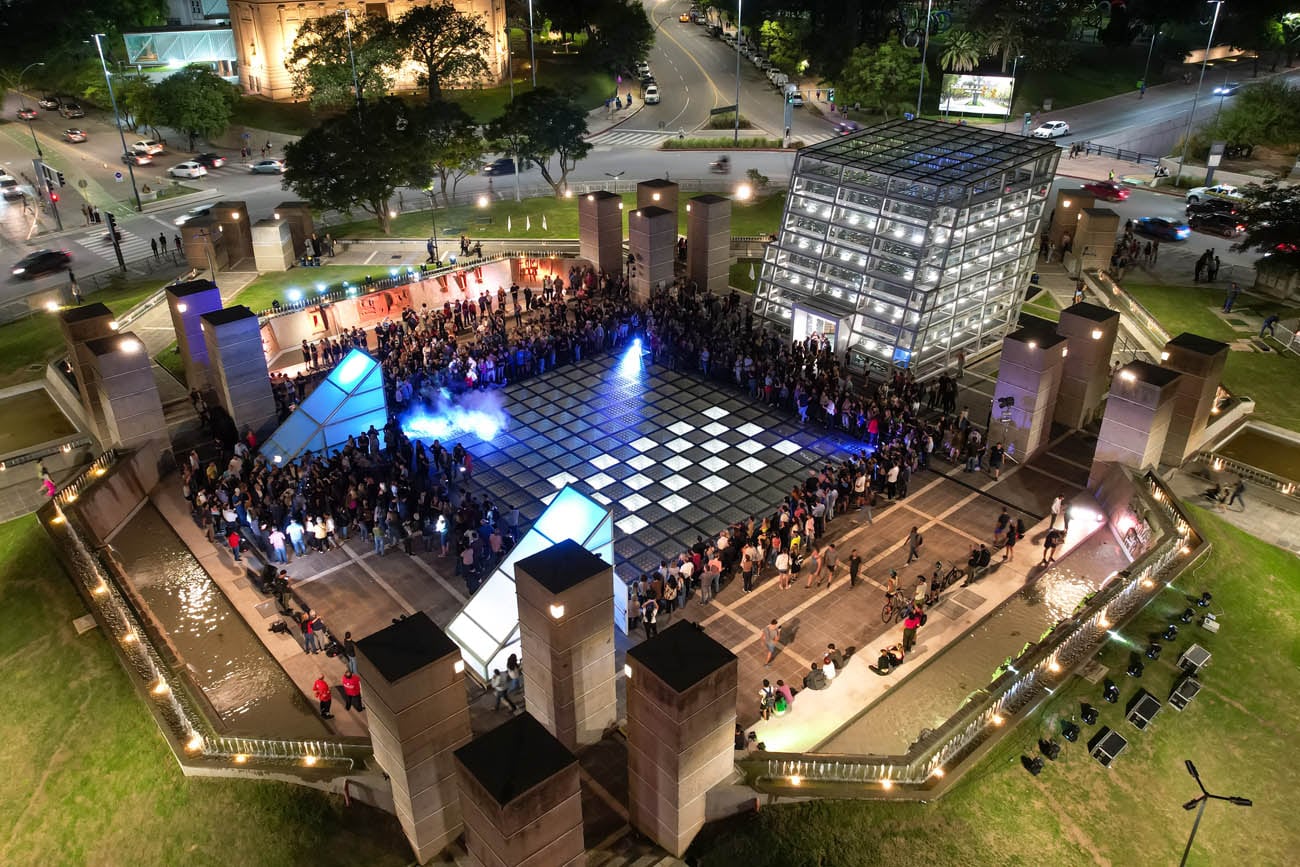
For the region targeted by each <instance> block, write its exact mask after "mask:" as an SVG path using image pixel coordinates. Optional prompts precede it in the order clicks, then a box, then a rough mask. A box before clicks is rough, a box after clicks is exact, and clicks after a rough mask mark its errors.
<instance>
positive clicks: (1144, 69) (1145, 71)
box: [1138, 27, 1160, 99]
mask: <svg viewBox="0 0 1300 867" xmlns="http://www.w3.org/2000/svg"><path fill="white" fill-rule="evenodd" d="M1159 35H1160V28H1159V27H1157V28H1156V32H1155V33H1152V34H1151V45H1150V47H1148V48H1147V62H1146V65H1145V66H1143V67H1142V91H1145V90H1146V83H1147V75H1148V74H1150V72H1151V55H1152V54H1153V53H1154V52H1155V50H1156V37H1157V36H1159ZM1142 91H1139V92H1138V99H1141V98H1142V97H1143V96H1144V95H1145V94H1144V93H1143V92H1142Z"/></svg>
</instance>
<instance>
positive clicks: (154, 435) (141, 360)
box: [86, 332, 171, 448]
mask: <svg viewBox="0 0 1300 867" xmlns="http://www.w3.org/2000/svg"><path fill="white" fill-rule="evenodd" d="M86 349H87V350H88V351H89V352H90V355H91V365H90V370H91V371H93V373H92V376H93V380H92V382H91V383H90V388H91V389H92V390H93V391H95V392H96V393H97V394H98V399H99V404H100V407H101V408H102V411H103V413H104V422H103V424H104V435H103V436H102V437H101V439H102V440H105V442H104V443H103V444H104V445H113V446H120V447H122V448H134V447H136V446H141V445H144V444H145V443H148V442H150V441H152V440H161V441H162V443H163V445H164V448H170V446H171V442H170V440H169V439H168V435H167V420H166V418H164V416H163V408H162V401H161V400H160V399H159V398H158V381H157V380H155V379H154V377H153V362H152V361H151V360H150V358H149V352H148V350H146V349H145V347H144V343H143V342H142V341H141V340H140V338H138V337H136V336H135V334H133V333H131V332H126V333H119V334H114V335H113V336H111V337H97V338H95V339H93V340H89V341H87V342H86Z"/></svg>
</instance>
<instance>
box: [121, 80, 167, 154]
mask: <svg viewBox="0 0 1300 867" xmlns="http://www.w3.org/2000/svg"><path fill="white" fill-rule="evenodd" d="M118 101H119V102H120V104H121V106H122V111H123V112H124V113H125V114H126V117H127V122H128V123H129V124H130V127H131V129H133V130H134V129H139V128H140V127H141V126H146V127H149V128H150V129H152V130H153V131H154V132H155V133H156V132H157V130H158V93H157V85H155V84H154V82H153V79H151V78H150V77H149V76H147V75H132V76H130V77H129V78H127V79H126V80H125V81H124V82H122V85H121V89H120V90H119V91H118ZM154 137H155V138H157V136H156V135H155V136H154Z"/></svg>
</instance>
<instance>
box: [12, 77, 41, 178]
mask: <svg viewBox="0 0 1300 867" xmlns="http://www.w3.org/2000/svg"><path fill="white" fill-rule="evenodd" d="M44 65H45V61H43V60H38V61H36V62H35V63H29V64H27V65H26V66H24V67H23V71H22V72H20V73H18V84H17V90H18V107H19V108H22V109H26V108H27V100H26V99H24V98H23V76H24V75H26V74H27V70H29V69H31V68H32V67H33V66H44ZM27 131H28V132H30V133H31V134H32V144H34V145H36V156H37V157H39V158H41V159H44V158H45V154H43V153H41V143H40V142H39V141H37V140H36V129H35V128H34V127H33V126H32V121H31V118H28V120H27Z"/></svg>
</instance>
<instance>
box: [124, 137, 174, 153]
mask: <svg viewBox="0 0 1300 867" xmlns="http://www.w3.org/2000/svg"><path fill="white" fill-rule="evenodd" d="M166 150H167V148H166V146H164V145H163V143H162V142H160V141H154V140H153V139H151V138H142V139H140V140H139V141H138V142H135V143H133V144H132V145H131V153H133V154H148V155H149V156H151V157H152V156H157V155H158V154H160V153H163V152H164V151H166Z"/></svg>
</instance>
